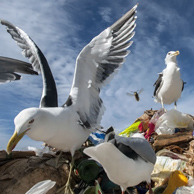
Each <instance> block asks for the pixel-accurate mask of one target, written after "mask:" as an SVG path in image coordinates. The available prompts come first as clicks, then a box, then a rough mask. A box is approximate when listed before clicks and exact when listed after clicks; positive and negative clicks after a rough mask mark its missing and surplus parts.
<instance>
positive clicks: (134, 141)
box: [84, 132, 156, 194]
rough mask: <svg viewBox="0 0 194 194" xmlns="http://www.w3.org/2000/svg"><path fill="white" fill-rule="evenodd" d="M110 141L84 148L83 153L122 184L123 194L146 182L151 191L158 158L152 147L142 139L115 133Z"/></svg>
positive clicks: (109, 138)
mask: <svg viewBox="0 0 194 194" xmlns="http://www.w3.org/2000/svg"><path fill="white" fill-rule="evenodd" d="M107 136H108V137H106V139H107V142H104V143H101V144H99V145H97V146H92V147H88V148H86V149H84V153H85V154H87V155H88V156H90V157H91V158H92V159H94V160H96V161H97V162H99V163H100V164H101V165H102V167H103V168H104V170H105V172H106V174H107V176H108V177H109V179H110V180H111V181H112V182H114V183H115V184H117V185H119V186H120V187H121V190H122V194H124V192H125V191H126V190H127V188H128V187H132V186H136V185H138V184H139V183H141V182H143V181H146V182H147V183H148V185H149V192H150V193H153V191H152V189H151V173H152V171H153V168H154V164H155V162H156V155H155V152H154V151H153V149H152V147H151V145H150V144H149V143H148V142H147V140H145V139H144V138H142V137H136V136H134V137H128V138H126V137H121V136H117V135H115V134H114V133H113V132H112V133H110V134H108V135H107Z"/></svg>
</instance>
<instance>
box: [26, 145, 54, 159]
mask: <svg viewBox="0 0 194 194" xmlns="http://www.w3.org/2000/svg"><path fill="white" fill-rule="evenodd" d="M27 150H28V151H34V152H35V153H36V156H39V157H42V156H43V154H51V155H55V154H56V153H55V152H53V151H51V150H50V149H49V147H44V148H42V149H39V148H35V147H31V146H28V147H27Z"/></svg>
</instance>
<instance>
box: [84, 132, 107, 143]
mask: <svg viewBox="0 0 194 194" xmlns="http://www.w3.org/2000/svg"><path fill="white" fill-rule="evenodd" d="M104 138H105V133H103V132H96V133H94V132H92V133H91V134H90V136H89V137H88V140H90V141H91V142H92V143H93V144H94V145H98V144H100V143H103V142H104Z"/></svg>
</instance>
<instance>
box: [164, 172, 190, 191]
mask: <svg viewBox="0 0 194 194" xmlns="http://www.w3.org/2000/svg"><path fill="white" fill-rule="evenodd" d="M187 185H188V179H187V177H186V176H185V175H184V174H183V173H182V172H181V171H179V170H176V171H174V172H172V173H171V174H170V177H169V181H168V186H167V187H166V189H165V190H164V192H163V194H172V193H173V192H174V191H175V189H176V188H178V187H181V186H187Z"/></svg>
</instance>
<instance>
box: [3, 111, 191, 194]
mask: <svg viewBox="0 0 194 194" xmlns="http://www.w3.org/2000/svg"><path fill="white" fill-rule="evenodd" d="M155 112H156V111H152V110H149V111H145V112H144V114H143V115H142V116H141V117H139V118H138V119H137V121H140V122H141V124H142V126H143V127H142V128H141V130H143V131H141V132H144V133H145V132H146V130H147V129H146V128H148V125H149V122H150V120H151V118H152V117H153V115H154V114H155ZM188 116H189V117H190V118H192V121H193V117H192V116H191V115H188ZM147 134H148V133H147ZM147 140H148V141H149V142H150V144H151V145H152V147H153V149H154V151H155V153H156V155H157V162H156V164H155V167H154V170H153V172H152V176H151V177H152V188H153V190H154V193H155V194H159V193H168V194H170V192H171V191H168V192H164V191H165V189H168V187H170V188H177V187H181V186H186V187H187V188H189V187H190V186H191V185H192V184H193V182H192V180H193V178H194V136H193V129H190V128H180V129H179V130H178V131H176V132H174V133H173V134H160V135H158V134H157V133H156V132H155V131H153V132H152V133H151V134H150V136H149V137H148V139H147ZM90 145H91V142H87V143H86V144H85V145H84V146H90ZM83 149H84V147H83ZM56 154H57V155H58V154H59V152H57V151H56ZM61 158H62V159H60V160H59V162H58V164H57V166H56V163H55V160H56V156H55V155H53V154H48V153H44V154H43V156H41V157H40V156H36V153H35V152H34V151H13V152H12V154H11V155H9V156H8V155H7V153H6V151H5V150H2V151H0V193H2V194H12V193H14V194H23V193H26V192H27V191H28V190H29V189H30V188H31V187H33V186H34V185H35V184H36V183H38V182H40V181H43V180H52V181H55V182H56V184H55V186H54V187H53V188H51V189H50V190H49V191H48V192H47V193H48V194H54V193H56V191H57V190H58V189H59V188H61V187H62V186H63V185H65V183H66V181H67V177H68V174H69V162H70V161H71V155H70V154H69V153H62V157H61ZM75 158H76V161H77V163H76V164H77V165H76V167H77V168H76V167H75V169H74V171H73V173H72V176H71V187H72V188H73V189H74V192H75V194H79V193H81V191H80V189H79V187H83V188H84V189H85V188H87V187H88V186H94V185H95V180H99V183H100V184H102V183H101V182H100V181H102V180H103V178H102V173H101V174H100V173H99V174H98V173H96V174H95V175H93V176H95V177H93V180H92V181H90V183H88V182H87V183H84V181H83V179H81V177H80V176H79V168H78V164H79V163H80V161H83V160H84V159H87V157H86V156H85V155H83V153H82V151H81V150H79V151H77V152H76V155H75ZM172 176H174V178H173V180H177V181H176V183H175V182H173V181H172V180H171V177H172ZM177 177H178V179H177ZM179 177H182V178H180V180H181V181H180V180H179ZM185 177H186V178H185ZM177 184H179V185H178V186H177ZM189 184H190V185H189ZM103 188H104V186H103V185H102V187H101V189H102V191H103V193H104V194H106V193H107V194H108V193H118V194H120V193H121V191H120V189H119V187H114V186H112V189H108V190H103ZM147 189H148V187H147V184H146V183H141V184H140V185H138V186H137V187H134V188H129V190H131V191H130V192H131V193H139V194H141V193H147ZM61 193H62V192H61Z"/></svg>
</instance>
